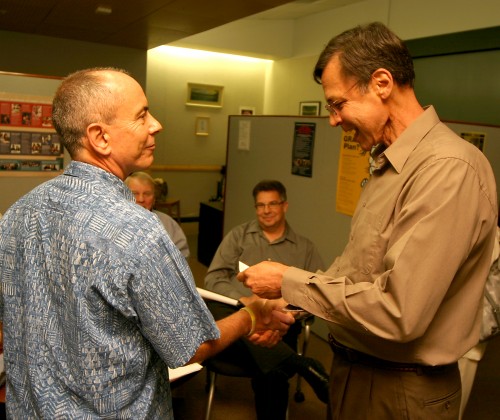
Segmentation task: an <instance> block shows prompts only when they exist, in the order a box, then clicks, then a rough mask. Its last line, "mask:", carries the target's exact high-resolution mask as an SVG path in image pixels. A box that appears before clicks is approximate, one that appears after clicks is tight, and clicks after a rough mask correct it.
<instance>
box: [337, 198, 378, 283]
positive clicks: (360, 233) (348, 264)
mask: <svg viewBox="0 0 500 420" xmlns="http://www.w3.org/2000/svg"><path fill="white" fill-rule="evenodd" d="M381 231H382V218H381V216H379V215H378V214H376V213H374V212H372V211H370V210H369V209H367V208H366V207H365V208H363V209H362V210H361V211H360V212H358V214H357V215H356V218H355V219H353V223H352V229H351V232H350V234H349V242H348V244H347V246H346V248H345V251H344V254H343V256H342V263H341V266H340V270H339V274H340V275H347V276H348V277H349V278H351V279H353V280H355V282H357V281H367V280H368V281H371V280H372V279H371V277H370V275H371V274H372V273H373V272H374V271H375V270H376V268H377V266H376V264H379V263H380V262H381V261H382V256H381V255H380V254H381V253H382V252H383V248H384V245H383V238H382V233H381ZM368 277H370V278H368Z"/></svg>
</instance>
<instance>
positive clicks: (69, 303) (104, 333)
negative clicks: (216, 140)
mask: <svg viewBox="0 0 500 420" xmlns="http://www.w3.org/2000/svg"><path fill="white" fill-rule="evenodd" d="M53 121H54V126H55V127H56V130H57V131H58V133H59V134H60V135H61V137H62V138H63V143H64V146H65V147H66V148H67V150H68V152H69V153H70V155H71V157H72V159H73V161H72V162H71V163H70V164H69V165H68V167H67V168H66V170H65V171H64V173H63V174H62V175H60V176H58V177H57V178H55V179H53V180H51V181H48V182H46V183H44V184H42V185H40V186H39V187H37V188H35V189H34V190H33V191H31V192H30V193H28V194H27V195H25V196H24V197H23V198H21V199H20V200H19V201H18V202H17V203H15V204H14V205H13V206H12V207H11V208H10V209H9V210H8V211H7V213H6V214H5V215H4V217H3V218H2V220H1V221H0V291H1V294H0V318H1V319H2V320H3V326H4V357H5V365H6V374H7V413H8V415H9V417H12V418H47V419H55V418H57V419H63V418H64V419H75V418H80V419H93V418H120V419H142V418H144V419H145V418H148V419H165V418H166V419H169V418H172V417H173V414H172V405H171V396H170V386H169V378H168V370H167V366H168V367H172V368H175V367H179V366H182V365H184V364H187V363H191V362H195V361H201V360H203V359H205V358H206V357H210V356H212V355H213V354H215V353H216V352H217V351H220V350H221V349H223V348H224V347H226V346H227V345H229V344H230V343H232V342H233V341H235V340H236V339H238V338H240V337H241V336H244V335H247V334H250V335H251V337H250V339H251V341H253V342H255V343H260V344H262V345H272V344H275V343H276V342H277V341H278V340H279V339H280V335H282V334H283V333H284V332H285V331H286V329H287V327H288V324H290V323H291V322H293V320H292V319H290V315H285V314H283V313H281V312H278V311H271V310H272V308H273V305H274V304H269V303H266V302H265V301H260V302H258V303H257V304H256V305H254V306H251V307H250V309H249V310H248V309H245V310H242V311H238V312H237V313H236V314H234V315H233V316H231V317H228V318H225V319H223V320H221V321H218V322H217V323H215V322H214V320H213V318H212V316H211V315H210V313H209V312H208V310H207V308H206V306H205V304H204V302H203V301H202V299H201V298H200V296H199V295H198V293H197V291H196V288H195V285H194V281H193V278H192V275H191V272H190V270H189V268H188V266H187V263H186V260H185V258H184V257H183V256H182V255H181V253H180V252H179V251H178V250H177V248H176V247H175V245H174V244H173V243H172V241H171V240H170V238H169V237H168V235H167V234H166V233H165V230H164V228H163V226H162V225H161V223H160V221H159V220H158V219H157V218H156V217H155V216H153V215H152V213H151V212H149V211H148V210H146V209H143V208H142V207H140V206H137V205H136V204H135V203H134V198H133V194H132V192H131V191H130V190H129V189H128V188H127V187H126V186H125V184H124V183H123V179H125V178H126V177H127V176H128V175H129V174H130V173H132V172H134V171H137V170H142V169H145V168H147V167H148V166H150V165H151V163H152V162H153V151H154V149H155V138H154V136H155V134H156V133H158V132H159V131H160V130H161V128H162V127H161V125H160V123H159V122H158V121H157V120H156V119H155V118H154V117H153V116H152V115H151V114H150V113H149V110H148V103H147V100H146V97H145V95H144V92H143V90H142V88H141V87H140V85H139V84H138V83H137V82H136V81H135V80H134V79H133V78H131V77H130V76H128V75H127V74H126V73H125V72H124V71H121V70H116V69H89V70H83V71H80V72H76V73H74V74H72V75H70V76H69V77H68V78H66V79H65V81H63V82H62V84H61V86H60V87H59V89H58V90H57V92H56V95H55V98H54V104H53Z"/></svg>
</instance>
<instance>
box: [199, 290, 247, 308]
mask: <svg viewBox="0 0 500 420" xmlns="http://www.w3.org/2000/svg"><path fill="white" fill-rule="evenodd" d="M196 289H197V290H198V293H199V294H200V296H201V297H202V298H203V299H208V300H215V301H216V302H222V303H225V304H227V305H231V306H238V304H239V301H238V300H237V299H233V298H230V297H227V296H224V295H219V294H218V293H214V292H211V291H210V290H205V289H202V288H201V287H197V288H196Z"/></svg>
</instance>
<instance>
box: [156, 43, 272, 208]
mask: <svg viewBox="0 0 500 420" xmlns="http://www.w3.org/2000/svg"><path fill="white" fill-rule="evenodd" d="M185 53H186V51H182V50H181V51H179V50H178V49H169V48H163V47H159V48H155V49H152V50H150V51H149V52H148V70H147V79H148V84H147V89H146V94H147V96H148V100H149V106H150V109H151V112H152V113H153V115H154V116H155V117H156V118H157V119H158V120H159V121H160V123H161V124H162V125H163V131H162V132H161V133H159V134H158V135H157V136H156V139H157V149H156V151H155V165H225V163H226V139H227V121H228V115H230V114H238V113H239V107H240V106H251V107H254V108H255V111H256V113H258V114H262V112H263V106H264V89H265V81H266V74H267V72H268V69H269V67H270V66H271V62H270V61H267V60H255V59H252V60H249V59H245V58H238V57H234V56H228V55H227V54H198V55H186V54H185ZM189 82H191V83H201V84H208V85H218V86H224V92H223V105H222V108H206V107H192V106H187V105H186V99H187V84H188V83H189ZM197 117H209V118H210V134H209V136H207V137H200V136H196V135H195V121H196V118H197ZM153 174H154V175H155V176H162V177H163V178H165V179H166V180H167V182H168V185H169V191H170V192H169V195H170V196H171V197H176V198H179V199H180V200H181V206H182V207H181V213H182V217H189V216H197V215H198V211H199V203H200V201H208V200H209V199H210V198H211V197H212V196H215V194H216V192H217V181H218V180H219V179H220V174H219V173H218V172H190V171H187V172H186V171H182V172H159V171H154V173H153Z"/></svg>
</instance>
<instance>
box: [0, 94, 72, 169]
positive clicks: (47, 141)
mask: <svg viewBox="0 0 500 420" xmlns="http://www.w3.org/2000/svg"><path fill="white" fill-rule="evenodd" d="M16 127H23V128H30V131H24V130H22V129H19V130H16ZM36 128H44V129H45V128H47V129H53V126H52V105H48V104H36V103H23V102H11V101H1V102H0V155H4V156H2V159H0V170H9V171H12V170H20V171H59V170H61V169H62V158H61V155H62V153H63V150H62V145H61V140H60V138H59V135H58V134H56V133H55V132H36ZM33 129H34V130H33ZM5 155H9V157H8V158H7V157H6V156H5ZM16 155H19V158H16ZM26 155H30V156H33V157H35V156H37V158H36V159H28V158H26ZM42 156H47V160H43V159H41V158H40V157H42ZM49 156H58V157H60V158H58V159H54V158H49Z"/></svg>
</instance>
